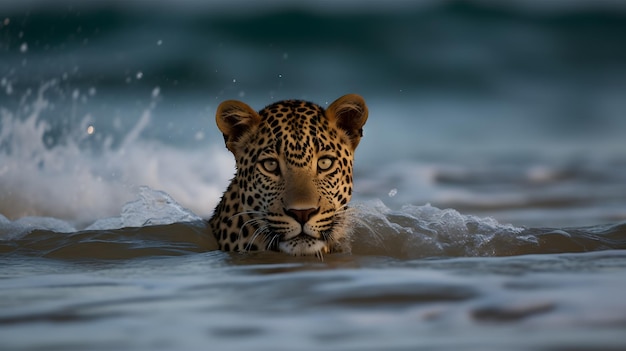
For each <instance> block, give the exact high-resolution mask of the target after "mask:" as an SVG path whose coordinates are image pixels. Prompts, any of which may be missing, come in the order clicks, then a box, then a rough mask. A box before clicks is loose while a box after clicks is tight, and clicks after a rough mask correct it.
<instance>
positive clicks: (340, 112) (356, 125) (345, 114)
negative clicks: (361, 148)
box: [326, 94, 367, 149]
mask: <svg viewBox="0 0 626 351" xmlns="http://www.w3.org/2000/svg"><path fill="white" fill-rule="evenodd" d="M326 116H327V118H328V119H329V120H330V121H335V123H336V125H337V127H339V128H340V129H342V130H343V131H344V132H346V134H347V135H348V138H349V139H350V144H351V145H352V149H356V147H357V146H358V145H359V141H361V137H362V136H363V125H365V122H366V121H367V105H365V101H364V100H363V98H362V97H361V96H359V95H356V94H348V95H344V96H342V97H340V98H339V99H337V100H335V101H334V102H333V103H332V104H330V106H328V108H327V109H326Z"/></svg>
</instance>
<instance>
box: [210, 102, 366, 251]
mask: <svg viewBox="0 0 626 351" xmlns="http://www.w3.org/2000/svg"><path fill="white" fill-rule="evenodd" d="M367 118H368V108H367V105H366V104H365V101H364V99H363V97H361V96H360V95H357V94H348V95H344V96H342V97H340V98H338V99H337V100H335V101H334V102H332V103H331V104H330V105H327V107H326V108H323V107H322V106H320V105H318V104H315V103H312V102H309V101H305V100H295V99H294V100H282V101H278V102H274V103H272V104H270V105H268V106H266V107H265V108H263V109H261V110H260V111H258V112H257V111H255V110H254V109H252V108H251V107H250V106H249V105H247V104H246V103H244V102H241V101H238V100H227V101H224V102H222V103H220V104H219V106H218V107H217V110H216V114H215V120H216V124H217V127H218V129H219V130H220V131H221V133H222V135H223V137H224V142H225V145H226V148H227V149H228V150H229V151H230V152H231V153H232V154H233V156H234V158H235V169H236V172H235V176H234V178H232V179H231V181H230V184H229V185H228V187H227V188H226V191H225V192H224V193H223V195H222V198H221V200H220V202H219V203H218V205H217V206H216V207H215V210H214V211H213V214H212V215H211V217H210V219H209V220H208V224H209V229H210V231H211V232H212V233H213V235H214V236H215V239H217V242H218V246H219V249H220V250H222V251H227V252H240V253H246V252H252V251H276V252H282V253H286V254H289V255H292V256H317V257H319V258H323V254H329V253H335V252H348V251H349V238H350V235H351V225H350V223H351V221H350V219H351V216H354V215H353V214H351V211H349V207H348V203H349V202H350V200H351V197H352V187H353V160H354V152H355V150H356V148H357V146H358V145H359V142H360V140H361V138H362V136H363V126H364V125H365V122H366V121H367Z"/></svg>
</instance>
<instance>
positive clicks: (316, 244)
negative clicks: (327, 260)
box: [278, 234, 330, 257]
mask: <svg viewBox="0 0 626 351" xmlns="http://www.w3.org/2000/svg"><path fill="white" fill-rule="evenodd" d="M278 250H279V251H281V252H284V253H286V254H289V255H292V256H318V257H320V256H321V255H322V254H327V253H330V247H329V244H328V242H327V241H324V240H319V239H315V238H313V237H311V236H308V235H306V234H300V235H298V236H296V237H295V238H293V239H290V240H286V241H281V242H280V243H279V244H278Z"/></svg>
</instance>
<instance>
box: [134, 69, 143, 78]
mask: <svg viewBox="0 0 626 351" xmlns="http://www.w3.org/2000/svg"><path fill="white" fill-rule="evenodd" d="M135 77H137V79H141V78H142V77H143V72H141V71H139V72H137V74H136V75H135Z"/></svg>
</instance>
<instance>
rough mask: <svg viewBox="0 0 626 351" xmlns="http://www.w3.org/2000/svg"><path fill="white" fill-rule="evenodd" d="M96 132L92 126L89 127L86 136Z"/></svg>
mask: <svg viewBox="0 0 626 351" xmlns="http://www.w3.org/2000/svg"><path fill="white" fill-rule="evenodd" d="M95 131H96V129H95V128H94V127H93V126H89V127H87V134H89V135H91V134H93V133H94V132H95Z"/></svg>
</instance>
